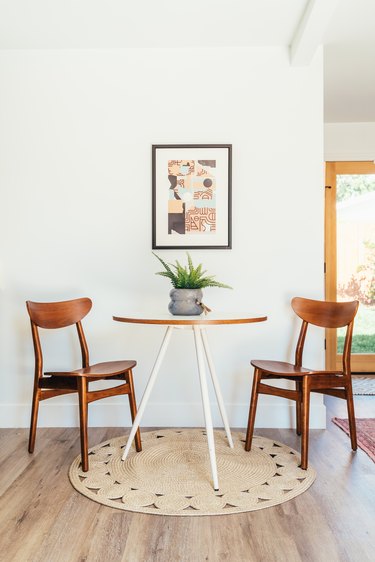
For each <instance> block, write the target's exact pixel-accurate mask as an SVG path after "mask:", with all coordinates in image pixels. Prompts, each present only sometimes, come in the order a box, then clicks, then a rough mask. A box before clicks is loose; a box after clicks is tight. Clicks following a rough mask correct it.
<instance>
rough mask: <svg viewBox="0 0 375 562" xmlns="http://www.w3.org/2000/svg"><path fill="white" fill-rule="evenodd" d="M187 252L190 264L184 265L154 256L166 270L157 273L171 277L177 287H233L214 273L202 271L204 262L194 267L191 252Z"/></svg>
mask: <svg viewBox="0 0 375 562" xmlns="http://www.w3.org/2000/svg"><path fill="white" fill-rule="evenodd" d="M186 253H187V259H188V265H187V266H185V267H184V266H182V265H181V264H180V263H179V261H177V260H176V262H175V263H174V264H173V263H169V264H168V263H166V262H165V261H164V260H163V259H162V258H160V257H159V256H158V255H157V254H155V253H154V252H153V254H154V256H155V257H156V258H157V259H158V260H159V261H160V263H161V264H162V265H163V267H164V269H165V271H159V272H157V273H156V275H161V276H163V277H167V278H168V279H170V281H171V283H172V285H173V287H174V288H175V289H203V288H205V287H223V288H225V289H232V287H230V286H229V285H224V283H219V281H216V280H215V278H214V277H215V276H214V275H205V274H206V273H207V271H202V268H203V266H202V264H201V263H200V264H199V265H198V266H197V267H194V265H193V262H192V259H191V257H190V254H189V253H188V252H186Z"/></svg>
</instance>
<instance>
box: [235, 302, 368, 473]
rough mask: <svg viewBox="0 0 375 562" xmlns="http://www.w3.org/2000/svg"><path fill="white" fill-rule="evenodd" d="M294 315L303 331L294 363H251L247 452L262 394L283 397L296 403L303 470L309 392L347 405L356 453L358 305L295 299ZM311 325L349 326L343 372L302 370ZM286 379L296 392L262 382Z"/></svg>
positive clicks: (324, 326)
mask: <svg viewBox="0 0 375 562" xmlns="http://www.w3.org/2000/svg"><path fill="white" fill-rule="evenodd" d="M291 304H292V308H293V310H294V312H295V313H296V314H297V316H299V317H300V318H301V319H302V327H301V331H300V334H299V338H298V343H297V347H296V352H295V363H294V365H293V364H292V363H285V362H283V361H251V364H252V365H253V367H254V380H253V390H252V394H251V401H250V409H249V421H248V425H247V434H246V442H245V450H246V451H250V449H251V442H252V438H253V432H254V422H255V415H256V408H257V402H258V395H259V394H270V395H272V396H281V397H283V398H288V399H290V400H295V401H296V421H297V423H296V425H297V428H296V429H297V435H301V434H302V447H301V449H302V451H301V468H302V469H304V470H306V468H307V465H308V434H309V408H310V392H319V393H322V394H329V395H331V396H336V397H337V398H343V399H344V400H346V401H347V407H348V417H349V426H350V439H351V445H352V449H353V451H355V450H356V449H357V436H356V427H355V417H354V403H353V391H352V380H351V371H350V352H351V345H352V335H353V324H354V317H355V315H356V313H357V310H358V304H359V303H358V301H352V302H324V301H316V300H310V299H303V298H299V297H295V298H294V299H292V303H291ZM309 324H314V325H315V326H320V327H322V328H341V327H343V326H347V329H346V337H345V344H344V352H343V355H342V362H343V364H342V370H340V371H315V370H311V369H306V368H305V367H302V355H303V347H304V343H305V337H306V332H307V327H308V325H309ZM267 379H276V380H279V379H286V380H292V381H295V383H296V387H295V390H286V389H284V388H276V387H274V386H270V385H266V384H264V383H263V382H261V381H262V380H267Z"/></svg>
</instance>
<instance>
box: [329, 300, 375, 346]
mask: <svg viewBox="0 0 375 562" xmlns="http://www.w3.org/2000/svg"><path fill="white" fill-rule="evenodd" d="M344 334H345V329H343V328H340V329H339V330H337V353H342V352H343V350H344V339H345V336H344ZM352 353H375V307H374V306H363V305H360V307H359V311H358V314H357V316H356V319H355V321H354V335H353V343H352Z"/></svg>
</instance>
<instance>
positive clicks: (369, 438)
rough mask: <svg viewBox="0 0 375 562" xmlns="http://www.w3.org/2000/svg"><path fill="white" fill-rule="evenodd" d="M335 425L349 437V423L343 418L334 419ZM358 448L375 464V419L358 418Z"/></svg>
mask: <svg viewBox="0 0 375 562" xmlns="http://www.w3.org/2000/svg"><path fill="white" fill-rule="evenodd" d="M332 421H333V423H335V424H336V425H337V426H338V427H340V428H341V429H343V430H344V431H345V433H347V434H348V435H349V421H348V420H347V419H342V418H332ZM355 422H356V426H357V442H358V447H361V449H362V450H363V451H365V452H366V453H367V454H368V456H369V457H370V459H371V460H372V461H374V462H375V419H374V418H356V420H355Z"/></svg>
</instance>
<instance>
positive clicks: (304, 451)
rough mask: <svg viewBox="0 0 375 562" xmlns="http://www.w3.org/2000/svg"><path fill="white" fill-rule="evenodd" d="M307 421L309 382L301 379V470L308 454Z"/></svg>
mask: <svg viewBox="0 0 375 562" xmlns="http://www.w3.org/2000/svg"><path fill="white" fill-rule="evenodd" d="M309 419H310V380H309V377H306V376H305V377H303V381H302V444H301V468H302V469H303V470H306V469H307V465H308V454H309Z"/></svg>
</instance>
